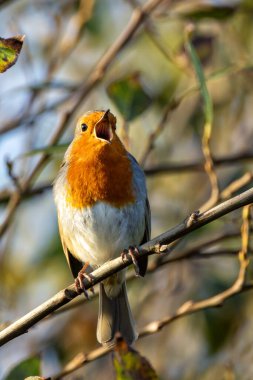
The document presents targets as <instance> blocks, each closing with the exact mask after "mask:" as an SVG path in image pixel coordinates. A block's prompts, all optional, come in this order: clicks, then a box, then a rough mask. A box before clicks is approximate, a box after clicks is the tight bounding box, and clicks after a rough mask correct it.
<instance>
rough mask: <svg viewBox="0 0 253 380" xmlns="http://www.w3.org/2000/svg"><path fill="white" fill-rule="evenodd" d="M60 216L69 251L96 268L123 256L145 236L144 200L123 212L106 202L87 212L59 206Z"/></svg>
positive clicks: (87, 209)
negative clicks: (126, 249) (123, 252)
mask: <svg viewBox="0 0 253 380" xmlns="http://www.w3.org/2000/svg"><path fill="white" fill-rule="evenodd" d="M61 200H62V203H65V201H64V200H63V199H62V198H61ZM58 214H59V219H60V221H61V226H62V233H63V234H64V240H65V242H66V244H67V246H68V249H69V250H70V252H71V253H72V254H73V255H74V256H76V257H77V258H78V259H79V260H81V261H83V262H89V263H90V265H91V266H93V267H94V266H99V265H102V264H103V263H104V262H106V261H108V260H110V259H113V258H115V257H117V256H119V255H120V253H121V252H122V250H123V249H124V248H128V247H129V245H138V244H140V242H141V240H142V238H143V235H144V229H145V205H144V203H143V202H142V201H138V202H136V203H134V204H133V205H129V206H127V207H122V208H120V209H118V208H115V207H112V206H110V205H109V204H106V203H103V202H98V203H96V204H95V205H94V206H93V207H91V208H90V207H89V208H85V209H73V208H70V207H68V206H67V204H66V203H65V204H61V205H59V204H58Z"/></svg>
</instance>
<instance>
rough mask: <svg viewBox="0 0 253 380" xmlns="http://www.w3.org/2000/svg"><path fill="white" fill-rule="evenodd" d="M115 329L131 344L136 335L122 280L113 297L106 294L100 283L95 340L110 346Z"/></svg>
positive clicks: (124, 284)
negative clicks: (118, 289) (117, 291)
mask: <svg viewBox="0 0 253 380" xmlns="http://www.w3.org/2000/svg"><path fill="white" fill-rule="evenodd" d="M117 331H119V332H120V333H121V335H122V336H123V337H124V338H125V340H126V341H127V343H128V344H132V343H133V342H134V341H135V340H136V339H137V337H138V334H137V332H136V330H135V323H134V319H133V316H132V312H131V309H130V306H129V302H128V297H127V291H126V283H125V281H124V282H123V284H122V287H121V290H120V292H119V294H118V295H117V296H116V297H113V298H110V297H108V296H107V294H106V292H105V289H104V285H103V284H102V283H100V289H99V312H98V324H97V340H98V341H99V343H101V344H103V345H107V346H110V345H112V344H113V339H114V335H115V333H116V332H117Z"/></svg>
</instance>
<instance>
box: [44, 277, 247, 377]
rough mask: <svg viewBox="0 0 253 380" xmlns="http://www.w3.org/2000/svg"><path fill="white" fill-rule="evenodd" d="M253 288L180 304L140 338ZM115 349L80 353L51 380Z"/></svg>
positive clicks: (143, 330) (231, 290)
mask: <svg viewBox="0 0 253 380" xmlns="http://www.w3.org/2000/svg"><path fill="white" fill-rule="evenodd" d="M249 290H253V282H250V283H247V284H245V285H243V286H242V287H241V288H240V289H239V290H236V287H235V286H234V285H233V286H232V287H231V288H229V289H228V290H227V291H224V292H222V293H219V294H217V295H215V296H213V297H210V298H207V299H205V300H203V301H198V302H193V301H187V302H185V303H184V304H183V305H182V306H180V307H179V308H178V309H177V310H176V312H175V313H174V314H171V315H168V316H166V317H164V318H162V319H160V320H156V321H152V322H150V323H148V324H147V325H146V326H144V327H143V328H142V329H141V330H140V333H139V337H138V339H142V338H144V337H146V336H149V335H153V334H156V333H158V332H159V331H161V330H162V329H163V328H164V327H166V326H168V325H169V324H170V323H172V322H174V321H176V320H177V319H179V318H182V317H185V316H188V315H191V314H194V313H197V312H199V311H202V310H206V309H211V308H216V307H219V306H222V305H223V303H224V302H225V301H227V300H228V299H230V298H232V297H234V296H236V295H239V294H241V293H243V292H245V291H249ZM112 350H113V347H109V348H108V347H99V348H96V349H95V350H92V351H90V352H89V353H87V354H86V353H81V352H80V353H78V354H77V355H76V356H75V357H74V358H73V359H72V360H70V361H69V362H68V363H67V364H66V365H65V367H64V369H63V370H62V371H61V372H59V373H58V374H56V375H54V376H52V377H51V378H50V379H51V380H60V379H62V378H63V377H64V376H67V375H69V374H70V373H72V372H74V371H76V370H77V369H79V368H81V367H83V366H84V365H86V364H88V363H90V362H91V361H94V360H96V359H99V358H101V357H103V356H105V355H106V354H108V353H109V352H111V351H112Z"/></svg>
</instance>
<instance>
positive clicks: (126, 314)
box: [53, 109, 151, 346]
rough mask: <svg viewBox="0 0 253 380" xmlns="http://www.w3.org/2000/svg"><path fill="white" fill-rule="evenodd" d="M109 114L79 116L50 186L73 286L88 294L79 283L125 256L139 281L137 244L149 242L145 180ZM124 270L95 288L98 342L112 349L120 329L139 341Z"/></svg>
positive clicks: (142, 261) (143, 262)
mask: <svg viewBox="0 0 253 380" xmlns="http://www.w3.org/2000/svg"><path fill="white" fill-rule="evenodd" d="M116 125H117V120H116V117H115V116H114V115H113V114H112V113H111V112H110V110H109V109H108V110H94V111H88V112H86V113H85V114H83V115H82V116H81V117H80V118H79V119H78V122H77V125H76V128H75V133H74V138H73V141H72V142H71V143H70V145H69V147H68V148H67V150H66V152H65V155H64V159H63V163H62V165H61V168H60V170H59V172H58V175H57V177H56V179H55V181H54V184H53V193H54V200H55V203H56V208H57V214H58V226H59V234H60V238H61V242H62V247H63V251H64V253H65V256H66V258H67V262H68V264H69V267H70V269H71V271H72V274H73V276H74V278H75V279H76V280H75V283H76V288H77V290H78V291H79V292H81V291H82V290H83V291H84V293H85V294H86V296H88V295H87V292H86V291H85V288H84V285H83V278H84V277H87V278H88V279H90V277H89V273H91V272H92V271H93V270H94V269H96V268H98V267H99V266H101V265H102V264H104V263H106V262H108V261H110V260H112V259H114V258H116V257H118V256H119V255H120V253H121V255H122V259H124V255H125V254H126V253H127V252H128V253H129V254H130V255H131V257H132V259H133V262H134V263H135V267H136V268H135V269H136V273H137V274H138V275H139V276H144V275H145V273H146V270H147V263H148V259H147V256H145V257H144V256H140V257H138V253H139V251H138V246H139V245H141V244H143V243H145V242H147V241H148V240H150V233H151V221H150V220H151V215H150V206H149V201H148V195H147V187H146V181H145V175H144V172H143V170H142V169H141V167H140V166H139V164H138V163H137V161H136V159H135V158H134V157H133V156H132V155H131V154H130V153H129V152H128V151H127V150H126V148H125V147H124V145H123V143H122V142H121V140H120V138H119V137H118V135H117V131H116ZM125 272H126V270H123V271H120V272H118V273H116V274H113V275H111V276H110V277H109V278H107V279H105V280H103V282H101V283H100V284H99V311H98V322H97V340H98V342H99V343H100V344H102V345H105V346H111V345H113V342H114V336H115V333H117V332H119V333H120V334H121V335H122V336H123V338H124V339H125V340H126V342H127V343H128V344H129V345H130V344H133V343H134V341H135V340H136V339H137V338H138V333H137V330H136V326H135V321H134V318H133V315H132V312H131V309H130V305H129V301H128V296H127V288H126V280H125Z"/></svg>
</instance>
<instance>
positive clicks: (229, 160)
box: [145, 152, 253, 176]
mask: <svg viewBox="0 0 253 380" xmlns="http://www.w3.org/2000/svg"><path fill="white" fill-rule="evenodd" d="M252 158H253V153H252V152H241V153H235V154H231V155H227V156H224V157H220V158H218V157H217V158H215V157H213V163H214V165H215V166H222V167H223V166H231V165H238V164H240V163H241V162H243V161H246V162H247V161H249V160H252ZM204 166H205V162H204V161H199V160H197V161H192V162H189V161H185V162H183V161H181V162H179V163H169V164H158V165H153V166H149V167H148V168H146V169H145V174H146V175H148V176H151V175H159V174H173V173H177V174H180V173H185V172H188V171H193V172H196V171H204V170H205V167H204Z"/></svg>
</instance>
